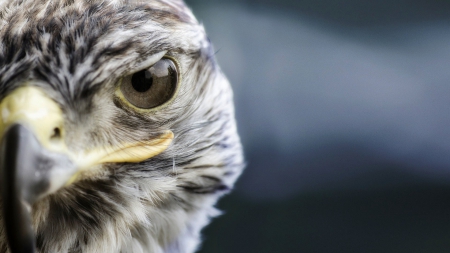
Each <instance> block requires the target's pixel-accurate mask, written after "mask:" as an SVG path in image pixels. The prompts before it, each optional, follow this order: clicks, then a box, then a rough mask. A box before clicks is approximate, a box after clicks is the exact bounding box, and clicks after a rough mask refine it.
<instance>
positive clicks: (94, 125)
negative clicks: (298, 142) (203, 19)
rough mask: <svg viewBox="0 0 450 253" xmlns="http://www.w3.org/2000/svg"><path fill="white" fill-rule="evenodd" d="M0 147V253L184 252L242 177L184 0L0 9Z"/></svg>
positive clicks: (215, 79)
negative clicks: (8, 252) (0, 207)
mask: <svg viewBox="0 0 450 253" xmlns="http://www.w3.org/2000/svg"><path fill="white" fill-rule="evenodd" d="M0 137H1V147H0V181H1V182H0V184H1V193H2V194H1V198H0V203H1V206H2V210H3V211H2V214H1V215H0V218H1V220H2V222H0V252H2V253H3V252H6V251H7V250H10V251H11V252H13V253H15V252H33V251H34V250H37V251H39V252H141V251H146V252H165V251H164V250H167V251H170V250H173V249H177V248H178V249H183V250H185V251H180V252H192V251H193V250H194V249H195V248H196V247H197V244H198V241H199V232H200V230H201V228H202V227H203V226H204V225H205V224H206V223H207V222H208V219H209V218H210V217H212V216H214V214H215V213H216V211H215V209H214V207H213V205H214V204H215V202H216V201H217V199H218V197H219V196H221V195H222V194H223V193H225V192H227V191H228V190H229V189H231V188H232V186H233V183H234V181H235V180H236V178H237V177H238V176H239V174H240V172H241V169H242V150H241V146H240V141H239V137H238V135H237V132H236V126H235V121H234V109H233V102H232V92H231V89H230V86H229V84H228V81H227V80H226V78H225V77H224V75H223V74H222V73H221V71H220V68H219V67H218V65H217V63H216V62H215V59H214V51H213V49H212V46H211V44H210V42H209V40H208V38H207V36H206V35H205V32H204V29H203V27H202V26H201V25H200V24H199V23H198V22H197V20H196V19H195V18H194V16H193V15H192V13H191V11H190V10H189V9H188V8H187V7H186V6H185V5H184V3H183V2H182V1H178V0H161V1H156V0H155V1H151V0H148V1H138V0H136V1H133V0H129V1H128V0H110V1H100V0H98V1H96V0H92V1H87V0H63V1H51V0H20V1H19V0H0ZM170 252H178V251H175V250H173V251H170Z"/></svg>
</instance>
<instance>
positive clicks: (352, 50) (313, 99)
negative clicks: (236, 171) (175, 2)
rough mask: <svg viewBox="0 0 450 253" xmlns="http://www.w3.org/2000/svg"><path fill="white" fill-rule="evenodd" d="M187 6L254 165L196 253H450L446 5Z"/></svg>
mask: <svg viewBox="0 0 450 253" xmlns="http://www.w3.org/2000/svg"><path fill="white" fill-rule="evenodd" d="M187 2H188V4H189V5H190V6H191V7H192V9H193V11H194V13H195V15H196V16H197V17H198V19H199V20H200V21H201V22H202V23H204V25H205V28H206V30H207V32H208V34H209V36H210V38H211V40H212V42H213V44H214V45H215V47H216V50H217V54H216V56H217V58H218V60H219V62H220V64H221V67H222V69H223V71H224V72H225V73H226V75H227V76H228V77H229V79H230V81H231V84H232V86H233V88H234V91H235V95H236V97H235V101H236V114H237V119H238V125H239V131H240V133H241V137H242V141H243V144H244V147H245V153H246V160H247V162H248V166H247V169H246V171H245V172H244V174H243V176H242V177H241V178H240V180H239V181H238V183H237V185H236V189H235V191H233V192H232V193H231V194H230V195H228V196H226V197H225V198H223V199H222V200H221V201H220V202H219V204H218V207H219V209H221V210H223V211H224V215H222V216H220V217H218V218H216V219H214V220H213V222H212V223H211V225H210V226H208V227H207V228H206V229H205V230H204V231H203V237H204V244H203V247H202V249H201V250H200V252H202V253H207V252H208V253H209V252H214V253H222V252H224V253H239V252H242V253H244V252H245V253H252V252H255V253H256V252H257V253H264V252H324V253H329V252H364V253H366V252H374V253H379V252H383V253H384V252H393V253H394V252H395V253H401V252H405V253H412V252H427V253H428V252H435V253H439V252H450V158H449V157H450V156H449V154H450V131H449V130H448V129H450V128H449V126H450V113H449V109H450V99H448V96H449V94H450V85H449V84H450V74H449V73H450V71H448V67H449V66H450V22H449V20H450V19H449V17H450V1H443V0H431V1H425V0H411V1H407V0H392V1H388V0H380V1H370V0H303V1H290V0H279V1H274V0H247V1H245V0H242V1H237V0H236V1H219V0H210V1H201V0H190V1H187ZM366 89H367V90H366Z"/></svg>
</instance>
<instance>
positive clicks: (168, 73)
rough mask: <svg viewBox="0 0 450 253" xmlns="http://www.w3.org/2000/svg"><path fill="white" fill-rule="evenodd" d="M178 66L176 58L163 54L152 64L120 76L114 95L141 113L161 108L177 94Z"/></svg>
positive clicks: (179, 74)
mask: <svg viewBox="0 0 450 253" xmlns="http://www.w3.org/2000/svg"><path fill="white" fill-rule="evenodd" d="M179 66H180V65H179V63H178V61H177V60H176V59H174V58H173V57H170V56H164V57H163V58H161V59H160V60H159V61H158V62H156V63H155V64H153V65H152V66H150V67H148V68H146V69H143V70H140V71H137V72H135V73H134V74H132V75H128V76H125V77H123V78H121V80H120V81H119V85H118V87H117V89H116V92H115V94H116V97H118V98H119V99H120V101H121V102H122V103H125V104H126V105H127V106H129V107H132V108H133V109H134V110H136V111H140V112H143V113H146V112H149V111H154V110H158V109H161V108H162V107H165V106H167V105H168V104H170V103H171V102H172V101H173V100H174V98H175V97H176V96H177V93H178V90H179V87H180V83H181V71H180V67H179Z"/></svg>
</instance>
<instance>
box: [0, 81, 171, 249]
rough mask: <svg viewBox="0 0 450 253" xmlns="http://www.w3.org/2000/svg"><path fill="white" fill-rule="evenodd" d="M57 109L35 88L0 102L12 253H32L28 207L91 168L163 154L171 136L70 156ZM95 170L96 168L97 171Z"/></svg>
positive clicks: (0, 158) (2, 180)
mask: <svg viewBox="0 0 450 253" xmlns="http://www.w3.org/2000/svg"><path fill="white" fill-rule="evenodd" d="M65 135H66V132H65V130H64V118H63V113H62V111H61V109H60V107H59V106H58V104H57V103H56V102H55V101H53V100H52V99H50V98H49V97H47V96H46V95H45V94H44V93H43V92H42V91H41V90H40V89H39V88H37V87H32V86H26V87H22V88H18V89H17V90H15V91H13V92H12V93H11V94H10V95H8V96H7V97H5V98H4V99H3V100H2V101H1V102H0V138H1V144H0V145H1V146H0V185H1V198H2V201H3V210H2V211H3V219H4V224H5V228H6V234H7V238H8V243H9V247H10V251H11V252H12V253H33V252H35V236H34V232H33V228H32V226H31V217H30V212H31V207H32V205H33V203H35V202H36V201H38V200H39V199H40V198H42V197H44V196H46V195H48V194H51V193H53V192H56V191H57V190H58V189H60V188H61V187H63V186H65V185H69V184H71V183H73V182H75V181H77V180H78V178H79V175H80V174H82V173H83V172H86V171H89V170H90V169H92V168H93V167H95V165H98V164H102V163H111V162H141V161H144V160H147V159H149V158H151V157H153V156H155V155H158V154H160V153H161V152H163V151H164V150H165V149H166V148H167V147H168V146H169V145H170V143H171V141H172V139H173V133H172V132H171V131H166V132H165V133H163V134H161V135H160V136H159V137H158V138H156V139H152V140H149V141H143V142H142V141H139V142H136V143H122V144H120V145H117V146H104V147H97V148H94V149H91V150H84V151H81V152H77V153H75V152H72V151H70V150H69V149H68V148H67V146H66V144H65ZM97 167H98V166H97Z"/></svg>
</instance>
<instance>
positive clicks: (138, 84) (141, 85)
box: [131, 70, 153, 92]
mask: <svg viewBox="0 0 450 253" xmlns="http://www.w3.org/2000/svg"><path fill="white" fill-rule="evenodd" d="M152 83H153V77H152V74H151V73H150V71H148V70H142V71H139V72H137V73H136V74H134V75H133V77H132V78H131V85H133V88H134V89H135V90H136V91H137V92H146V91H148V90H149V89H150V87H152Z"/></svg>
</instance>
